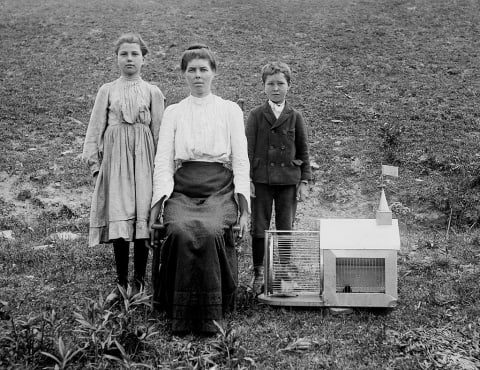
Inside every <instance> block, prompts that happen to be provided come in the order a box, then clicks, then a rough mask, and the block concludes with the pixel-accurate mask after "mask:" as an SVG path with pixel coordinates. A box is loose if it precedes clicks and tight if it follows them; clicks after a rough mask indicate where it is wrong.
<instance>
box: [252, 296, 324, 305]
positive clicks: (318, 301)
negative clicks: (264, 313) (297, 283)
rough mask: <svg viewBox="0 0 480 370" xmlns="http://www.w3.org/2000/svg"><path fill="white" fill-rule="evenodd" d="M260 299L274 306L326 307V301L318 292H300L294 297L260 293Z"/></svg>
mask: <svg viewBox="0 0 480 370" xmlns="http://www.w3.org/2000/svg"><path fill="white" fill-rule="evenodd" d="M258 300H259V301H260V302H262V303H266V304H269V305H272V306H288V307H324V306H325V302H324V301H323V300H322V298H321V297H320V296H319V295H318V294H298V295H296V296H294V297H290V296H284V295H275V294H272V295H265V294H260V295H259V296H258Z"/></svg>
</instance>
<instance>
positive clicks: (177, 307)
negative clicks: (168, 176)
mask: <svg viewBox="0 0 480 370" xmlns="http://www.w3.org/2000/svg"><path fill="white" fill-rule="evenodd" d="M174 181H175V186H174V191H173V193H172V195H171V197H170V198H169V199H168V201H167V202H166V203H165V210H164V216H163V217H164V224H165V226H166V229H167V234H166V238H165V240H164V242H163V244H162V247H161V251H160V252H159V253H160V258H159V260H160V261H159V263H158V264H157V266H155V265H154V266H153V269H154V273H153V279H154V281H153V299H154V306H155V308H156V309H159V310H165V312H166V313H167V316H168V317H170V318H171V319H172V331H174V332H190V331H193V332H215V331H217V330H218V329H217V328H216V327H215V325H214V323H213V320H216V321H221V320H222V319H223V317H224V314H225V312H227V311H229V310H230V309H231V308H233V307H234V302H235V292H236V289H237V274H238V270H237V254H236V250H235V245H234V237H233V232H232V230H231V226H232V225H233V224H235V222H236V221H237V214H238V208H237V204H236V202H235V199H234V192H233V190H234V187H233V175H232V172H231V171H230V170H229V169H227V168H225V167H224V166H223V165H221V164H219V163H209V162H187V163H184V164H183V166H182V167H181V168H179V169H178V170H177V172H176V173H175V176H174ZM157 253H158V252H157ZM155 260H158V259H155Z"/></svg>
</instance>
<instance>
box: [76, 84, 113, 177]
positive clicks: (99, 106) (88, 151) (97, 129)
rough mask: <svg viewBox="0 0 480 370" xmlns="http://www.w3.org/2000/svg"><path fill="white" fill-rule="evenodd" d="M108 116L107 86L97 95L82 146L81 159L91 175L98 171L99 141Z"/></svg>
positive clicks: (99, 162) (99, 160)
mask: <svg viewBox="0 0 480 370" xmlns="http://www.w3.org/2000/svg"><path fill="white" fill-rule="evenodd" d="M107 116H108V85H107V84H105V85H103V86H102V87H101V88H100V89H99V90H98V93H97V97H96V98H95V104H94V106H93V109H92V113H91V115H90V121H89V123H88V128H87V134H86V135H85V142H84V144H83V153H82V158H83V160H84V161H85V162H86V163H87V164H88V166H89V168H90V172H91V174H92V175H94V174H95V173H97V172H98V171H99V170H100V164H101V152H102V150H103V148H101V147H100V146H101V141H102V140H101V139H102V138H103V133H104V132H105V128H106V127H107Z"/></svg>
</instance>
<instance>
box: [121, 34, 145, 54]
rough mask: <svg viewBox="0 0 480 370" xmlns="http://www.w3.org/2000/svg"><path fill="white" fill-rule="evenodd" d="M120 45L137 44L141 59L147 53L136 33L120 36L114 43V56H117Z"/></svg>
mask: <svg viewBox="0 0 480 370" xmlns="http://www.w3.org/2000/svg"><path fill="white" fill-rule="evenodd" d="M122 44H138V45H139V46H140V51H141V52H142V56H143V57H144V56H145V55H147V53H148V47H147V44H146V43H145V41H143V39H142V37H141V36H140V35H139V34H138V33H134V32H128V33H124V34H123V35H121V36H120V37H119V38H118V39H117V41H115V55H118V50H120V46H122Z"/></svg>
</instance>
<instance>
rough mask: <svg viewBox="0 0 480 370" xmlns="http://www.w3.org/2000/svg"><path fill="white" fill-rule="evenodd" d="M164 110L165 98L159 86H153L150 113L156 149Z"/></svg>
mask: <svg viewBox="0 0 480 370" xmlns="http://www.w3.org/2000/svg"><path fill="white" fill-rule="evenodd" d="M164 109H165V97H164V95H163V94H162V92H161V91H160V89H159V88H158V87H157V86H153V87H152V91H151V107H150V112H151V116H152V122H151V123H150V130H151V131H152V136H153V143H154V145H155V149H156V148H157V143H158V134H159V132H160V125H161V123H162V117H163V111H164Z"/></svg>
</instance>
